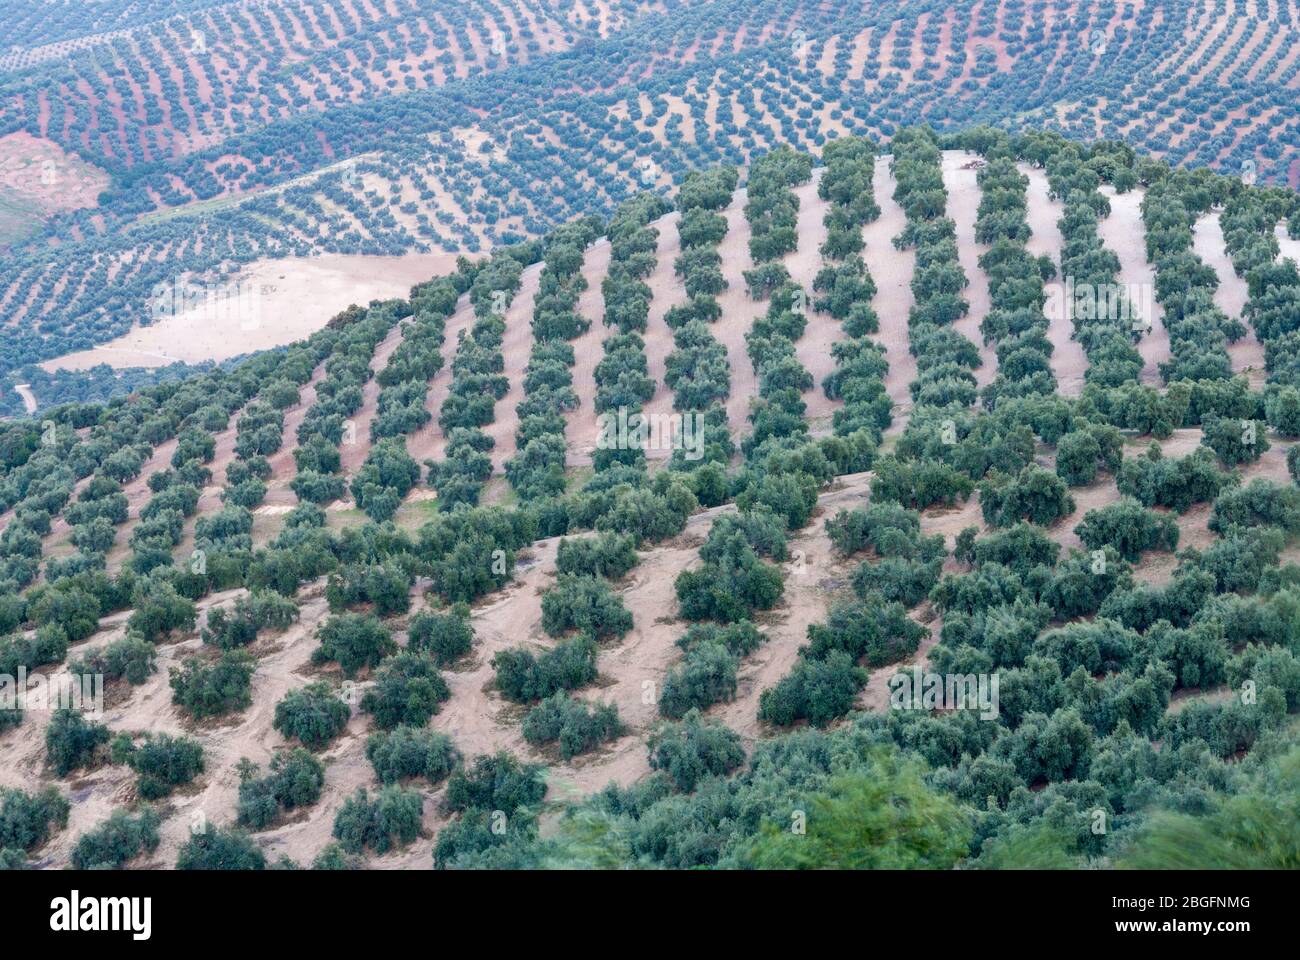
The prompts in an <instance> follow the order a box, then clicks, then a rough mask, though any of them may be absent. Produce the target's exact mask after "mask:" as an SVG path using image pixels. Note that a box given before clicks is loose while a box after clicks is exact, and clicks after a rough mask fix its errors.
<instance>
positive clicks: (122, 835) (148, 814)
mask: <svg viewBox="0 0 1300 960" xmlns="http://www.w3.org/2000/svg"><path fill="white" fill-rule="evenodd" d="M159 822H160V820H159V818H158V814H157V813H155V812H154V811H153V810H152V809H151V808H148V807H146V808H145V809H144V810H143V811H141V813H140V815H139V816H136V817H133V816H131V815H129V814H128V813H126V812H125V811H123V810H114V811H113V812H112V813H111V814H110V815H109V818H108V819H107V820H105V821H104V822H103V823H101V824H100V825H99V826H97V827H95V828H94V829H93V830H90V831H88V832H86V833H83V834H82V835H81V836H80V837H78V838H77V843H76V846H74V847H73V848H72V856H71V860H72V867H73V869H76V870H103V869H114V870H116V869H120V868H122V867H124V866H125V865H126V864H128V863H130V862H131V861H132V860H134V859H135V858H136V857H138V856H140V855H141V854H143V853H153V852H154V851H155V850H157V849H158V843H159V839H160V838H159V836H158V824H159Z"/></svg>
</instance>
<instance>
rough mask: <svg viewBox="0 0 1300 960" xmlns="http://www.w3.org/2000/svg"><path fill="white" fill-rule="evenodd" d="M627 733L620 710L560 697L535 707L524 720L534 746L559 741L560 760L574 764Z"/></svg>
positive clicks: (526, 735)
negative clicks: (579, 758)
mask: <svg viewBox="0 0 1300 960" xmlns="http://www.w3.org/2000/svg"><path fill="white" fill-rule="evenodd" d="M622 731H623V725H622V724H621V723H620V722H619V719H618V707H616V706H614V705H613V704H608V703H600V704H596V705H594V706H592V705H589V704H586V703H583V702H582V701H580V700H574V699H573V698H572V697H570V696H568V695H567V694H563V693H557V694H555V696H553V697H548V698H547V699H545V700H543V701H542V702H541V703H539V704H538V705H537V706H535V707H533V709H532V710H530V711H529V712H528V715H527V716H526V717H524V723H523V732H524V739H525V740H527V741H528V742H529V743H531V744H533V745H534V746H539V745H541V744H544V743H553V742H555V741H559V745H560V756H562V757H563V758H564V759H565V760H571V759H573V758H574V757H576V756H578V755H579V754H582V753H587V752H588V751H590V750H594V749H596V747H598V746H599V745H600V744H602V743H604V742H605V741H607V740H614V739H617V738H618V737H619V735H620V734H621V733H622Z"/></svg>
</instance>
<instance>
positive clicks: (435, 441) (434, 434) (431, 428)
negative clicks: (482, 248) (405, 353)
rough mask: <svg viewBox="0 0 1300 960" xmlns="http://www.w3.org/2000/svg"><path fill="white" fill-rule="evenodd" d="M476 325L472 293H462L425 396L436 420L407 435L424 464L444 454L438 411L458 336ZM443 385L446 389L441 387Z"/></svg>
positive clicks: (409, 447) (411, 451)
mask: <svg viewBox="0 0 1300 960" xmlns="http://www.w3.org/2000/svg"><path fill="white" fill-rule="evenodd" d="M472 324H473V309H472V308H471V307H470V304H469V294H461V297H460V299H459V300H458V301H457V302H456V309H455V310H454V311H453V312H452V314H451V316H449V317H448V318H447V322H446V324H445V326H444V328H443V339H442V351H441V353H442V366H441V367H439V368H438V372H437V373H435V374H434V375H433V376H432V377H430V378H429V390H428V393H426V394H425V396H424V409H425V410H427V411H428V412H429V415H430V417H431V418H432V419H430V420H429V422H428V423H426V424H425V425H424V426H422V427H421V428H420V429H419V430H416V431H415V432H414V433H412V434H411V435H410V436H408V437H407V438H406V450H407V452H408V453H409V454H410V455H411V456H412V457H413V458H414V459H415V462H416V463H419V464H423V462H424V461H425V460H427V459H432V458H433V457H434V454H435V453H437V454H441V453H442V449H441V446H440V445H439V440H440V438H441V436H442V430H441V429H440V428H439V427H438V414H439V413H441V412H442V401H443V400H445V399H446V396H447V392H446V387H447V385H449V384H450V383H451V361H452V358H453V357H455V355H456V336H457V334H458V333H459V332H460V331H461V330H468V329H469V328H470V326H471V325H472ZM439 387H441V388H442V389H441V390H439Z"/></svg>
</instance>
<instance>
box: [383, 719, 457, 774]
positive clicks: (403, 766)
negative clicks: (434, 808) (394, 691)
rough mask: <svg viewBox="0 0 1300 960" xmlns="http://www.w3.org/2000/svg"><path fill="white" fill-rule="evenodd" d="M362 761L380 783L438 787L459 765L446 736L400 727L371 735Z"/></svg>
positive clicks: (454, 748) (431, 731) (414, 728)
mask: <svg viewBox="0 0 1300 960" xmlns="http://www.w3.org/2000/svg"><path fill="white" fill-rule="evenodd" d="M366 759H367V760H369V761H370V765H371V766H372V767H374V768H375V776H377V777H378V778H379V781H380V782H381V783H398V782H400V781H402V780H406V779H409V778H412V777H423V778H424V779H425V780H428V781H429V782H430V783H441V782H442V781H443V780H445V779H446V778H447V777H449V776H450V775H451V772H452V771H453V770H455V769H456V767H457V766H459V765H460V761H461V755H460V751H459V750H457V749H456V745H455V744H454V743H452V740H451V738H450V737H448V736H447V735H446V734H443V733H437V732H436V731H433V730H425V729H421V728H418V727H409V726H405V725H403V726H397V727H394V728H393V729H392V730H387V731H385V730H380V731H379V732H377V733H372V734H371V735H370V738H369V739H368V740H367V741H366Z"/></svg>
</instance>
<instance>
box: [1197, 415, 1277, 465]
mask: <svg viewBox="0 0 1300 960" xmlns="http://www.w3.org/2000/svg"><path fill="white" fill-rule="evenodd" d="M1264 434H1265V425H1264V424H1263V423H1262V422H1260V421H1258V420H1238V419H1236V418H1233V417H1217V416H1214V415H1213V414H1206V415H1205V416H1204V417H1202V418H1201V443H1202V444H1203V445H1204V446H1207V447H1209V448H1210V449H1211V450H1213V451H1214V455H1215V456H1217V457H1218V458H1219V460H1220V462H1222V463H1223V464H1224V465H1226V466H1229V467H1235V466H1236V465H1237V464H1239V463H1253V462H1254V461H1256V460H1258V459H1259V458H1260V456H1261V455H1263V453H1264V451H1266V450H1268V448H1269V446H1270V444H1269V442H1268V438H1267V437H1266V436H1265V435H1264Z"/></svg>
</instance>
